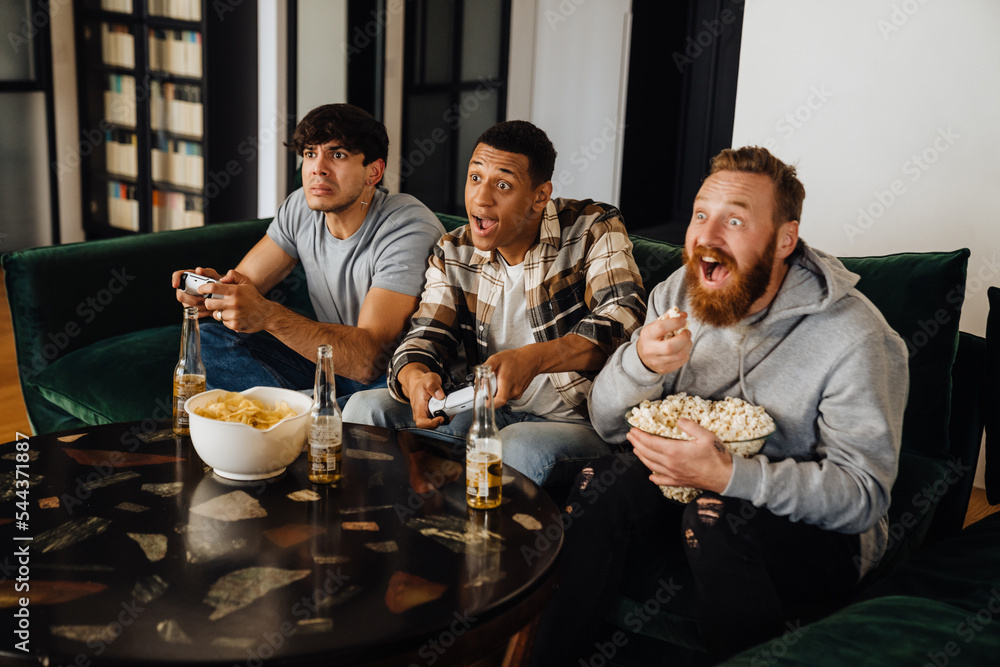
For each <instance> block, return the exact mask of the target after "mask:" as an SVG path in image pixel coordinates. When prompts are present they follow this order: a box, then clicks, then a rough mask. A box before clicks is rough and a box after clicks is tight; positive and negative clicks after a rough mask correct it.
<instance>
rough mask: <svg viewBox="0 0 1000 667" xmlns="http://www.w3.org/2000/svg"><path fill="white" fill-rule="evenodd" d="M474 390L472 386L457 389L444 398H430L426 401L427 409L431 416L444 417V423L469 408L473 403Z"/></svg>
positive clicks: (474, 397)
mask: <svg viewBox="0 0 1000 667" xmlns="http://www.w3.org/2000/svg"><path fill="white" fill-rule="evenodd" d="M475 400H476V390H475V388H474V387H463V388H462V389H458V390H456V391H454V392H452V393H450V394H448V395H447V396H445V397H444V399H439V398H432V399H431V400H429V401H428V402H427V410H428V412H430V413H431V417H432V418H433V417H444V420H445V423H447V422H448V421H450V420H451V418H452V417H454V416H455V415H457V414H458V413H460V412H465V411H466V410H471V409H472V406H473V405H474V404H475Z"/></svg>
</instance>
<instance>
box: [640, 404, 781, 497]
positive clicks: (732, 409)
mask: <svg viewBox="0 0 1000 667" xmlns="http://www.w3.org/2000/svg"><path fill="white" fill-rule="evenodd" d="M679 419H690V420H691V421H693V422H696V423H698V424H699V425H701V426H702V427H703V428H705V429H708V430H709V431H711V432H712V433H714V434H715V435H716V436H718V438H719V439H720V440H721V441H722V444H723V446H724V447H725V448H726V450H728V451H730V452H732V453H733V454H738V455H740V456H742V457H744V458H749V457H751V456H753V455H754V454H756V453H757V452H759V451H760V450H761V448H762V447H763V446H764V443H765V442H767V439H768V437H769V436H770V435H771V434H772V433H774V430H775V425H774V420H773V419H772V418H771V416H770V415H768V414H767V412H766V411H765V410H764V408H762V407H761V406H759V405H753V404H752V403H748V402H746V401H744V400H743V399H741V398H736V397H734V396H727V397H726V398H724V399H723V400H721V401H711V400H708V399H705V398H699V397H698V396H688V395H687V394H686V393H684V392H681V393H679V394H673V395H671V396H666V397H664V398H662V399H660V400H658V401H643V402H642V403H640V404H639V405H637V406H635V407H634V408H632V409H631V410H629V411H628V412H626V413H625V421H627V422H628V423H629V424H630V425H632V426H634V427H635V428H637V429H639V430H641V431H645V432H646V433H651V434H653V435H659V436H662V437H664V438H672V439H674V440H691V439H692V438H691V436H689V435H688V434H687V433H685V432H684V431H682V430H681V429H680V428H679V427H678V426H677V421H678V420H679ZM660 491H662V492H663V495H664V496H666V497H667V498H670V499H671V500H676V501H678V502H681V503H688V502H691V501H692V500H694V499H695V498H697V497H698V496H700V495H701V493H702V492H701V490H700V489H695V488H691V487H688V486H661V487H660Z"/></svg>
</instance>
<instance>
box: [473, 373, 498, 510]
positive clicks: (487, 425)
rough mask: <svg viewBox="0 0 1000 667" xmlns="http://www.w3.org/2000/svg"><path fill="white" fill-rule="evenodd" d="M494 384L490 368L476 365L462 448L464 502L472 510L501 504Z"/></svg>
mask: <svg viewBox="0 0 1000 667" xmlns="http://www.w3.org/2000/svg"><path fill="white" fill-rule="evenodd" d="M496 384H497V382H496V377H495V376H494V375H493V369H492V368H490V367H489V366H487V365H486V364H480V365H479V366H476V379H475V385H474V386H475V390H476V394H475V403H474V405H473V408H472V409H473V419H472V427H471V428H470V429H469V435H468V438H467V439H466V445H465V500H466V502H467V503H468V504H469V507H471V508H473V509H490V508H492V507H496V506H497V505H499V504H500V468H501V466H502V453H501V445H500V431H499V430H497V420H496V415H495V414H494V413H493V390H494V388H495V387H496Z"/></svg>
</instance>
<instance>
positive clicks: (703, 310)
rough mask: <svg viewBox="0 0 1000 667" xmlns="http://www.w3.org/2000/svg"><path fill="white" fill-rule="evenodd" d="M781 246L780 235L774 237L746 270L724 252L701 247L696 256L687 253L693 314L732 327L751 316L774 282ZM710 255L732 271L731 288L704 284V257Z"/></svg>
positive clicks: (685, 254) (716, 324) (686, 259)
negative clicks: (754, 307) (773, 274)
mask: <svg viewBox="0 0 1000 667" xmlns="http://www.w3.org/2000/svg"><path fill="white" fill-rule="evenodd" d="M777 247H778V235H777V234H776V233H775V234H773V235H772V236H771V240H770V241H769V242H768V244H767V247H765V248H764V250H763V251H762V252H761V254H760V256H759V257H757V259H756V260H755V261H754V263H753V264H752V265H751V266H750V268H749V269H748V270H746V271H744V270H742V269H740V268H739V266H737V264H736V260H735V259H734V258H732V257H730V256H729V255H726V254H725V253H723V252H722V251H720V250H717V249H716V250H713V249H709V248H705V247H702V246H698V247H696V248H695V249H694V252H693V255H692V256H688V254H687V249H686V248H685V250H684V252H683V255H682V256H683V258H684V267H685V272H686V278H687V286H688V301H689V305H690V308H691V312H692V313H693V314H694V316H695V318H697V319H698V320H700V321H702V322H705V323H707V324H710V325H712V326H714V327H728V326H732V325H734V324H736V323H737V322H739V321H740V320H742V319H743V318H744V317H746V316H747V315H749V314H750V308H751V307H752V306H753V304H754V303H756V302H757V300H758V299H760V297H762V296H764V293H765V292H766V291H767V287H768V285H769V284H770V282H771V270H772V267H773V266H774V256H775V252H776V250H777ZM706 255H709V256H711V257H713V258H715V259H717V260H719V264H720V265H721V266H722V267H724V268H725V269H726V270H728V271H729V285H727V286H726V287H724V288H722V289H715V290H713V289H707V288H705V287H704V286H702V284H701V270H702V269H701V258H702V257H704V256H706Z"/></svg>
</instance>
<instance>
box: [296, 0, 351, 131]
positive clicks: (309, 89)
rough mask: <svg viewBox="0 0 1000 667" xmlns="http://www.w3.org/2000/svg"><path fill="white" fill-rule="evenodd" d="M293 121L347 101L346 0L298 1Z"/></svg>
mask: <svg viewBox="0 0 1000 667" xmlns="http://www.w3.org/2000/svg"><path fill="white" fill-rule="evenodd" d="M298 19H299V20H298V59H297V66H298V83H297V88H296V91H295V92H296V98H297V99H296V105H297V115H298V118H297V119H296V122H298V121H300V120H302V118H303V117H304V116H305V115H306V114H307V113H309V112H310V111H311V110H313V109H315V108H316V107H318V106H320V105H321V104H334V103H336V102H346V101H347V61H346V58H347V51H346V44H347V38H348V35H347V0H299V6H298Z"/></svg>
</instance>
